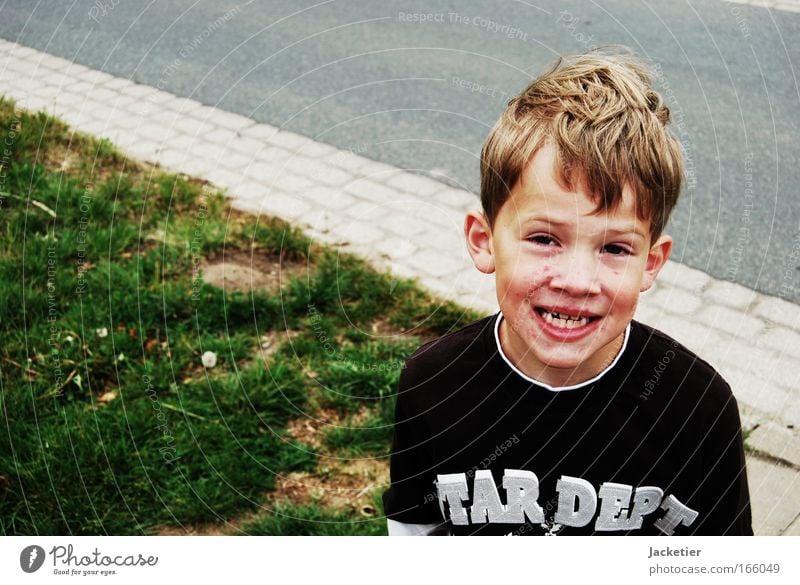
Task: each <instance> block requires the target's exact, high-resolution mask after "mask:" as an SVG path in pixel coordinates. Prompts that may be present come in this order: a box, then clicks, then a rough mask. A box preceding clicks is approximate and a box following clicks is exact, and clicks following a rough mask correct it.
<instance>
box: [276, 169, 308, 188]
mask: <svg viewBox="0 0 800 585" xmlns="http://www.w3.org/2000/svg"><path fill="white" fill-rule="evenodd" d="M275 185H276V186H277V187H278V188H279V189H281V190H282V191H285V192H287V193H292V194H297V193H303V192H304V191H305V190H306V189H310V188H311V187H314V183H312V182H311V181H309V180H308V179H306V178H305V177H300V176H297V175H293V174H291V173H289V174H287V173H286V172H283V170H282V172H281V173H280V174H279V175H278V177H277V178H276V179H275Z"/></svg>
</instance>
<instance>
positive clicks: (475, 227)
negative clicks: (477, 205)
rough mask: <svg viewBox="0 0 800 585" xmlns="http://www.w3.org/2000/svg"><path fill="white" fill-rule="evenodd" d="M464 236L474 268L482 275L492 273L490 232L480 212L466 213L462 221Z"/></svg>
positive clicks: (492, 258)
mask: <svg viewBox="0 0 800 585" xmlns="http://www.w3.org/2000/svg"><path fill="white" fill-rule="evenodd" d="M464 235H465V236H466V238H467V250H469V255H470V256H471V257H472V262H473V263H474V264H475V268H477V269H478V270H480V271H481V272H483V273H484V274H491V273H492V272H494V250H493V246H492V230H491V229H490V228H489V222H488V220H487V219H486V216H485V215H484V214H483V213H482V212H480V211H469V212H468V213H467V217H466V218H465V219H464Z"/></svg>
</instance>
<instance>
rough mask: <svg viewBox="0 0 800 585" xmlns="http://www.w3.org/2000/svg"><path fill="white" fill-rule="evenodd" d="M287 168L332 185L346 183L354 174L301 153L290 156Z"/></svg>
mask: <svg viewBox="0 0 800 585" xmlns="http://www.w3.org/2000/svg"><path fill="white" fill-rule="evenodd" d="M286 169H287V170H288V171H289V172H293V173H297V174H302V175H303V176H306V177H308V178H310V179H312V180H314V181H317V182H319V183H323V184H325V185H331V186H340V185H344V184H345V183H348V182H350V181H352V180H353V176H352V175H351V174H350V173H348V172H346V171H344V170H342V169H336V168H332V167H331V166H330V165H325V164H322V163H320V162H319V161H316V160H314V159H312V158H307V157H304V156H299V155H295V156H290V157H289V159H288V160H287V161H286Z"/></svg>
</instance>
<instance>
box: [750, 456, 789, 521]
mask: <svg viewBox="0 0 800 585" xmlns="http://www.w3.org/2000/svg"><path fill="white" fill-rule="evenodd" d="M747 481H748V483H749V484H750V506H751V509H752V514H753V532H755V534H756V536H778V535H780V534H783V533H784V532H785V531H786V530H787V529H788V528H789V527H790V526H791V525H792V523H793V522H794V521H795V520H796V518H797V512H798V510H800V489H798V487H800V474H798V472H797V471H796V470H794V469H791V468H787V467H781V466H778V465H774V464H772V463H768V462H766V461H762V460H761V459H757V458H755V457H748V458H747Z"/></svg>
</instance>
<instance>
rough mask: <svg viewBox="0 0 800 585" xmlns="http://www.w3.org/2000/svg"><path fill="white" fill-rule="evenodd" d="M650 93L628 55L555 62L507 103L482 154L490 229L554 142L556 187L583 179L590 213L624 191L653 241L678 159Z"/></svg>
mask: <svg viewBox="0 0 800 585" xmlns="http://www.w3.org/2000/svg"><path fill="white" fill-rule="evenodd" d="M651 85H652V75H651V74H650V73H649V72H648V70H647V68H646V67H645V66H644V65H643V64H642V63H641V62H640V61H639V60H638V59H636V58H634V57H633V56H632V55H631V54H630V53H625V54H606V53H602V52H598V51H593V52H591V53H587V54H583V55H576V56H573V57H563V58H561V59H559V60H558V61H557V62H556V64H555V65H554V66H553V67H552V69H550V70H549V71H548V72H547V73H545V74H543V75H542V76H540V77H539V78H537V79H536V80H535V81H534V82H533V83H532V84H531V85H530V86H528V88H527V89H525V90H524V91H523V92H522V93H521V94H520V95H519V96H517V97H516V98H514V99H512V100H511V101H510V102H509V103H508V107H507V108H506V109H505V111H504V112H503V114H502V115H501V116H500V119H499V120H498V121H497V123H496V124H495V126H494V128H493V129H492V131H491V132H490V134H489V136H488V137H487V139H486V143H485V144H484V146H483V151H482V153H481V204H482V205H483V210H484V213H485V214H486V216H487V218H488V220H489V224H490V225H494V220H495V218H496V217H497V214H498V212H499V211H500V208H501V207H502V206H503V204H504V203H505V201H506V200H507V199H508V197H509V194H510V192H511V189H513V187H514V185H515V184H516V183H517V181H518V180H519V177H520V175H521V173H522V171H523V169H524V167H525V166H526V165H527V164H528V163H529V162H530V160H531V158H532V157H533V155H534V154H536V152H537V151H538V150H539V148H541V147H542V146H543V145H544V144H545V143H546V142H552V143H553V144H554V145H555V147H556V151H557V159H556V161H557V162H556V171H557V173H558V175H559V178H560V179H561V180H562V181H563V182H564V183H565V184H566V185H569V186H570V188H572V187H571V186H572V185H573V183H574V181H575V180H576V179H578V180H581V179H583V180H585V181H586V185H587V186H588V188H589V190H590V192H591V194H592V196H593V197H594V198H595V199H596V200H597V204H598V206H597V210H598V212H599V211H601V210H605V209H610V210H613V209H614V208H615V206H617V205H618V204H619V202H620V200H621V198H622V189H623V187H624V186H625V185H626V184H627V185H630V186H631V187H632V188H633V191H634V193H635V198H636V202H635V207H636V213H637V215H638V217H639V218H640V219H643V220H645V221H649V222H650V234H651V241H655V240H656V239H657V238H658V237H659V236H660V235H661V232H662V231H663V229H664V226H665V225H666V223H667V220H668V219H669V216H670V213H671V212H672V209H673V208H674V207H675V204H676V202H677V200H678V194H679V193H680V188H681V179H682V176H683V160H682V156H681V149H680V145H679V144H678V141H677V140H676V139H675V138H674V137H673V136H672V134H671V133H670V132H669V131H668V130H667V128H666V126H667V124H668V123H669V109H668V108H667V107H666V106H665V105H664V103H663V101H662V99H661V96H660V95H659V94H658V93H657V92H656V91H654V90H653V89H652V87H651ZM576 172H577V173H578V175H576V174H575V173H576Z"/></svg>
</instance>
